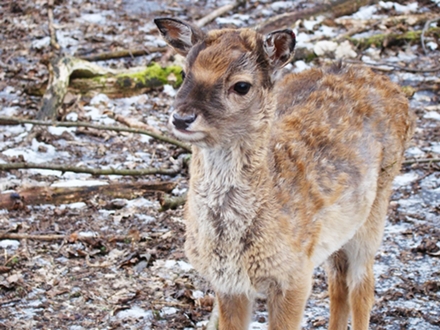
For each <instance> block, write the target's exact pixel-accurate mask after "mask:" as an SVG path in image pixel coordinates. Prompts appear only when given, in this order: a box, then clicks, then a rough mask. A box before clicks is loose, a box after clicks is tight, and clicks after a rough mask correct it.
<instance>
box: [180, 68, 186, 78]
mask: <svg viewBox="0 0 440 330" xmlns="http://www.w3.org/2000/svg"><path fill="white" fill-rule="evenodd" d="M180 75H181V76H182V80H185V77H186V74H185V71H183V70H182V71H180Z"/></svg>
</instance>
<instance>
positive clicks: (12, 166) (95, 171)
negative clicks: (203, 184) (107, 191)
mask: <svg viewBox="0 0 440 330" xmlns="http://www.w3.org/2000/svg"><path fill="white" fill-rule="evenodd" d="M19 169H40V170H52V171H60V172H63V173H64V172H73V173H87V174H92V175H129V176H143V175H153V174H162V175H169V176H174V175H177V174H178V173H179V171H180V169H174V168H144V169H140V170H129V169H115V168H106V169H101V168H89V167H82V166H79V167H77V166H69V165H50V164H34V163H5V164H0V170H2V171H8V170H19Z"/></svg>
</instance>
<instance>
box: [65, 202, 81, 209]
mask: <svg viewBox="0 0 440 330" xmlns="http://www.w3.org/2000/svg"><path fill="white" fill-rule="evenodd" d="M64 207H67V208H69V209H82V208H85V207H87V204H86V203H84V202H77V203H70V204H61V205H60V208H61V209H63V208H64Z"/></svg>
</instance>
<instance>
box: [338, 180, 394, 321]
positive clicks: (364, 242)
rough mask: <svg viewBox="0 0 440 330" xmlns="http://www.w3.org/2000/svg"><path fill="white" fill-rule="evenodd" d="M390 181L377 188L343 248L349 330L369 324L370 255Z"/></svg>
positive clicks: (379, 229) (377, 240)
mask: <svg viewBox="0 0 440 330" xmlns="http://www.w3.org/2000/svg"><path fill="white" fill-rule="evenodd" d="M390 184H391V183H389V184H388V185H383V186H382V187H381V188H382V189H379V191H378V192H377V195H376V199H375V201H374V203H373V206H372V208H371V211H370V215H369V216H368V219H367V221H366V222H365V223H364V225H363V226H362V227H361V228H360V229H359V230H358V232H357V233H356V234H355V236H354V237H353V238H352V239H351V240H350V241H349V242H348V243H347V244H346V245H345V246H344V247H343V249H344V251H345V254H346V255H347V260H348V272H347V284H348V288H349V301H350V309H351V317H352V321H351V323H352V327H351V328H352V329H353V330H367V329H368V326H369V321H370V312H371V309H372V307H373V304H374V274H373V264H374V256H375V254H376V252H377V250H378V249H379V246H380V244H381V241H382V236H383V230H384V226H385V216H386V212H387V209H388V204H389V196H390V194H391V188H390ZM384 186H386V187H384Z"/></svg>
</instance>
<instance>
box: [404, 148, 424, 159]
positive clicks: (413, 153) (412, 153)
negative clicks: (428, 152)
mask: <svg viewBox="0 0 440 330" xmlns="http://www.w3.org/2000/svg"><path fill="white" fill-rule="evenodd" d="M424 155H425V153H424V152H423V151H422V150H421V149H420V148H419V147H410V148H408V149H406V150H405V157H406V158H408V157H421V156H424Z"/></svg>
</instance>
